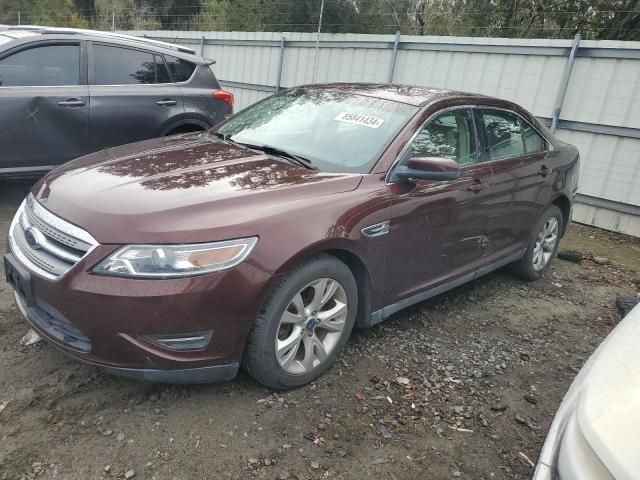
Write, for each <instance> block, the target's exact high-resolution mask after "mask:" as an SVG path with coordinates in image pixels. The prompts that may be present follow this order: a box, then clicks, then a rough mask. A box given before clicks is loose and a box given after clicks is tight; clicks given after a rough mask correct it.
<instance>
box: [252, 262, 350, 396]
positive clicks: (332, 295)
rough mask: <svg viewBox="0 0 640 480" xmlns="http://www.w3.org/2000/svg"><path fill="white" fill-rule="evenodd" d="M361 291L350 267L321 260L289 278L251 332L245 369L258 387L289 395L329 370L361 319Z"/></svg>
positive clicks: (296, 270) (282, 283)
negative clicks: (294, 389)
mask: <svg viewBox="0 0 640 480" xmlns="http://www.w3.org/2000/svg"><path fill="white" fill-rule="evenodd" d="M357 309H358V287H357V284H356V281H355V279H354V277H353V274H352V273H351V270H350V269H349V267H347V265H345V264H344V263H343V262H341V261H340V260H338V259H337V258H336V257H334V256H332V255H321V256H318V257H315V258H314V259H312V260H309V261H307V262H305V263H303V264H302V265H300V266H299V267H297V268H296V269H295V270H293V271H292V272H290V273H288V274H287V275H286V276H285V277H284V278H283V280H282V281H281V282H280V284H279V285H278V286H277V287H276V288H274V290H273V292H271V294H270V295H269V297H268V298H267V300H266V302H265V304H264V306H263V308H262V311H261V313H260V315H259V316H258V318H257V319H256V322H255V324H254V326H253V329H252V330H251V332H250V333H249V337H248V341H247V346H246V349H245V355H244V360H243V367H244V368H245V370H246V371H247V372H248V373H249V374H250V375H251V376H252V377H253V378H255V379H256V380H257V381H258V382H260V383H262V384H263V385H265V386H267V387H269V388H271V389H273V390H287V389H291V388H296V387H300V386H302V385H304V384H306V383H309V382H311V381H313V380H315V379H316V378H318V377H319V376H320V375H322V374H323V373H324V372H325V371H326V370H327V369H329V368H330V367H331V366H332V365H333V363H334V362H335V360H336V358H337V357H338V355H339V354H340V352H341V351H342V349H343V348H344V346H345V344H346V343H347V340H348V339H349V336H350V334H351V331H352V330H353V326H354V324H355V320H356V312H357Z"/></svg>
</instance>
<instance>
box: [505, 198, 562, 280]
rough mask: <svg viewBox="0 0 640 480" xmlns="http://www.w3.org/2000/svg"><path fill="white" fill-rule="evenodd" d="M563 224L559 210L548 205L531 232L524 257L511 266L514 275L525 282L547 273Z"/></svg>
mask: <svg viewBox="0 0 640 480" xmlns="http://www.w3.org/2000/svg"><path fill="white" fill-rule="evenodd" d="M563 222H564V219H563V217H562V212H561V211H560V209H559V208H558V207H556V206H555V205H550V206H549V207H548V208H547V209H546V210H545V212H544V214H543V215H542V218H541V219H540V221H539V222H538V224H537V225H536V228H535V229H534V231H533V232H532V236H531V239H530V240H529V245H528V246H527V250H526V252H525V253H524V256H523V257H522V258H521V259H520V260H518V261H517V262H515V263H514V264H513V270H514V273H516V274H517V275H518V276H520V277H522V278H524V279H525V280H537V279H538V278H540V277H541V276H542V275H543V274H544V272H546V271H547V269H548V268H549V265H551V260H552V259H553V258H554V257H555V255H556V252H557V251H558V246H559V245H560V234H561V232H562V226H563V225H564V223H563Z"/></svg>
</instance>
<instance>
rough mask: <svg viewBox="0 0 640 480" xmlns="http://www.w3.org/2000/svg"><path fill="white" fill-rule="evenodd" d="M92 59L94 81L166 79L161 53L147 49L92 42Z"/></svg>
mask: <svg viewBox="0 0 640 480" xmlns="http://www.w3.org/2000/svg"><path fill="white" fill-rule="evenodd" d="M93 61H94V65H95V83H96V85H132V84H152V83H168V82H169V76H168V74H167V69H166V67H165V65H164V62H163V61H162V57H161V56H159V55H154V54H153V53H151V52H144V51H141V50H133V49H130V48H121V47H112V46H109V45H97V44H94V46H93Z"/></svg>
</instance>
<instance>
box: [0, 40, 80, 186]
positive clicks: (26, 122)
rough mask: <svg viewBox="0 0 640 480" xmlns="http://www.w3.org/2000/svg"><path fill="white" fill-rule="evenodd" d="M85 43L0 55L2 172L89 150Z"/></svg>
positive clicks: (41, 45) (37, 167)
mask: <svg viewBox="0 0 640 480" xmlns="http://www.w3.org/2000/svg"><path fill="white" fill-rule="evenodd" d="M85 58H86V56H85V54H84V42H80V41H75V42H74V41H70V42H69V41H49V42H46V43H45V42H38V43H37V44H29V45H27V46H21V47H17V48H15V49H12V50H10V51H9V52H6V53H4V54H0V78H1V83H0V146H1V148H0V175H1V174H20V173H29V172H44V171H46V170H50V169H51V168H52V167H54V166H56V165H58V164H61V163H63V162H66V161H68V160H72V159H73V158H76V157H79V156H82V155H84V154H86V153H87V152H88V151H89V90H88V87H87V85H86V83H87V74H86V72H87V67H86V61H85Z"/></svg>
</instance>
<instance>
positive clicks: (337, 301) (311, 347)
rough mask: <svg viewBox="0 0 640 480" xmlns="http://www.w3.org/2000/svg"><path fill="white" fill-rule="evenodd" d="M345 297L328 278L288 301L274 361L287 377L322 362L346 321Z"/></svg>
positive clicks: (342, 289) (305, 288)
mask: <svg viewBox="0 0 640 480" xmlns="http://www.w3.org/2000/svg"><path fill="white" fill-rule="evenodd" d="M347 303H348V302H347V294H346V292H345V290H344V287H343V286H342V285H341V284H340V283H339V282H338V281H337V280H334V279H332V278H319V279H317V280H314V281H313V282H311V283H309V284H307V285H306V286H304V287H303V288H302V289H301V290H299V291H298V293H296V294H295V295H294V296H293V298H292V299H291V300H290V302H289V305H288V306H287V308H286V309H285V311H284V313H283V314H282V317H281V318H280V323H279V325H278V330H277V335H276V339H275V343H276V349H275V352H276V358H277V360H278V363H279V364H280V366H281V367H282V368H283V369H284V370H285V371H286V372H287V373H290V374H298V375H300V374H306V373H309V372H311V371H312V370H314V369H315V368H317V367H318V366H319V365H320V364H322V363H324V362H325V361H326V360H327V358H328V356H329V355H330V354H331V352H332V351H333V349H334V348H335V346H336V345H337V344H338V341H339V340H340V337H341V336H342V334H343V331H344V328H345V325H346V321H347V312H348V305H347Z"/></svg>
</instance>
